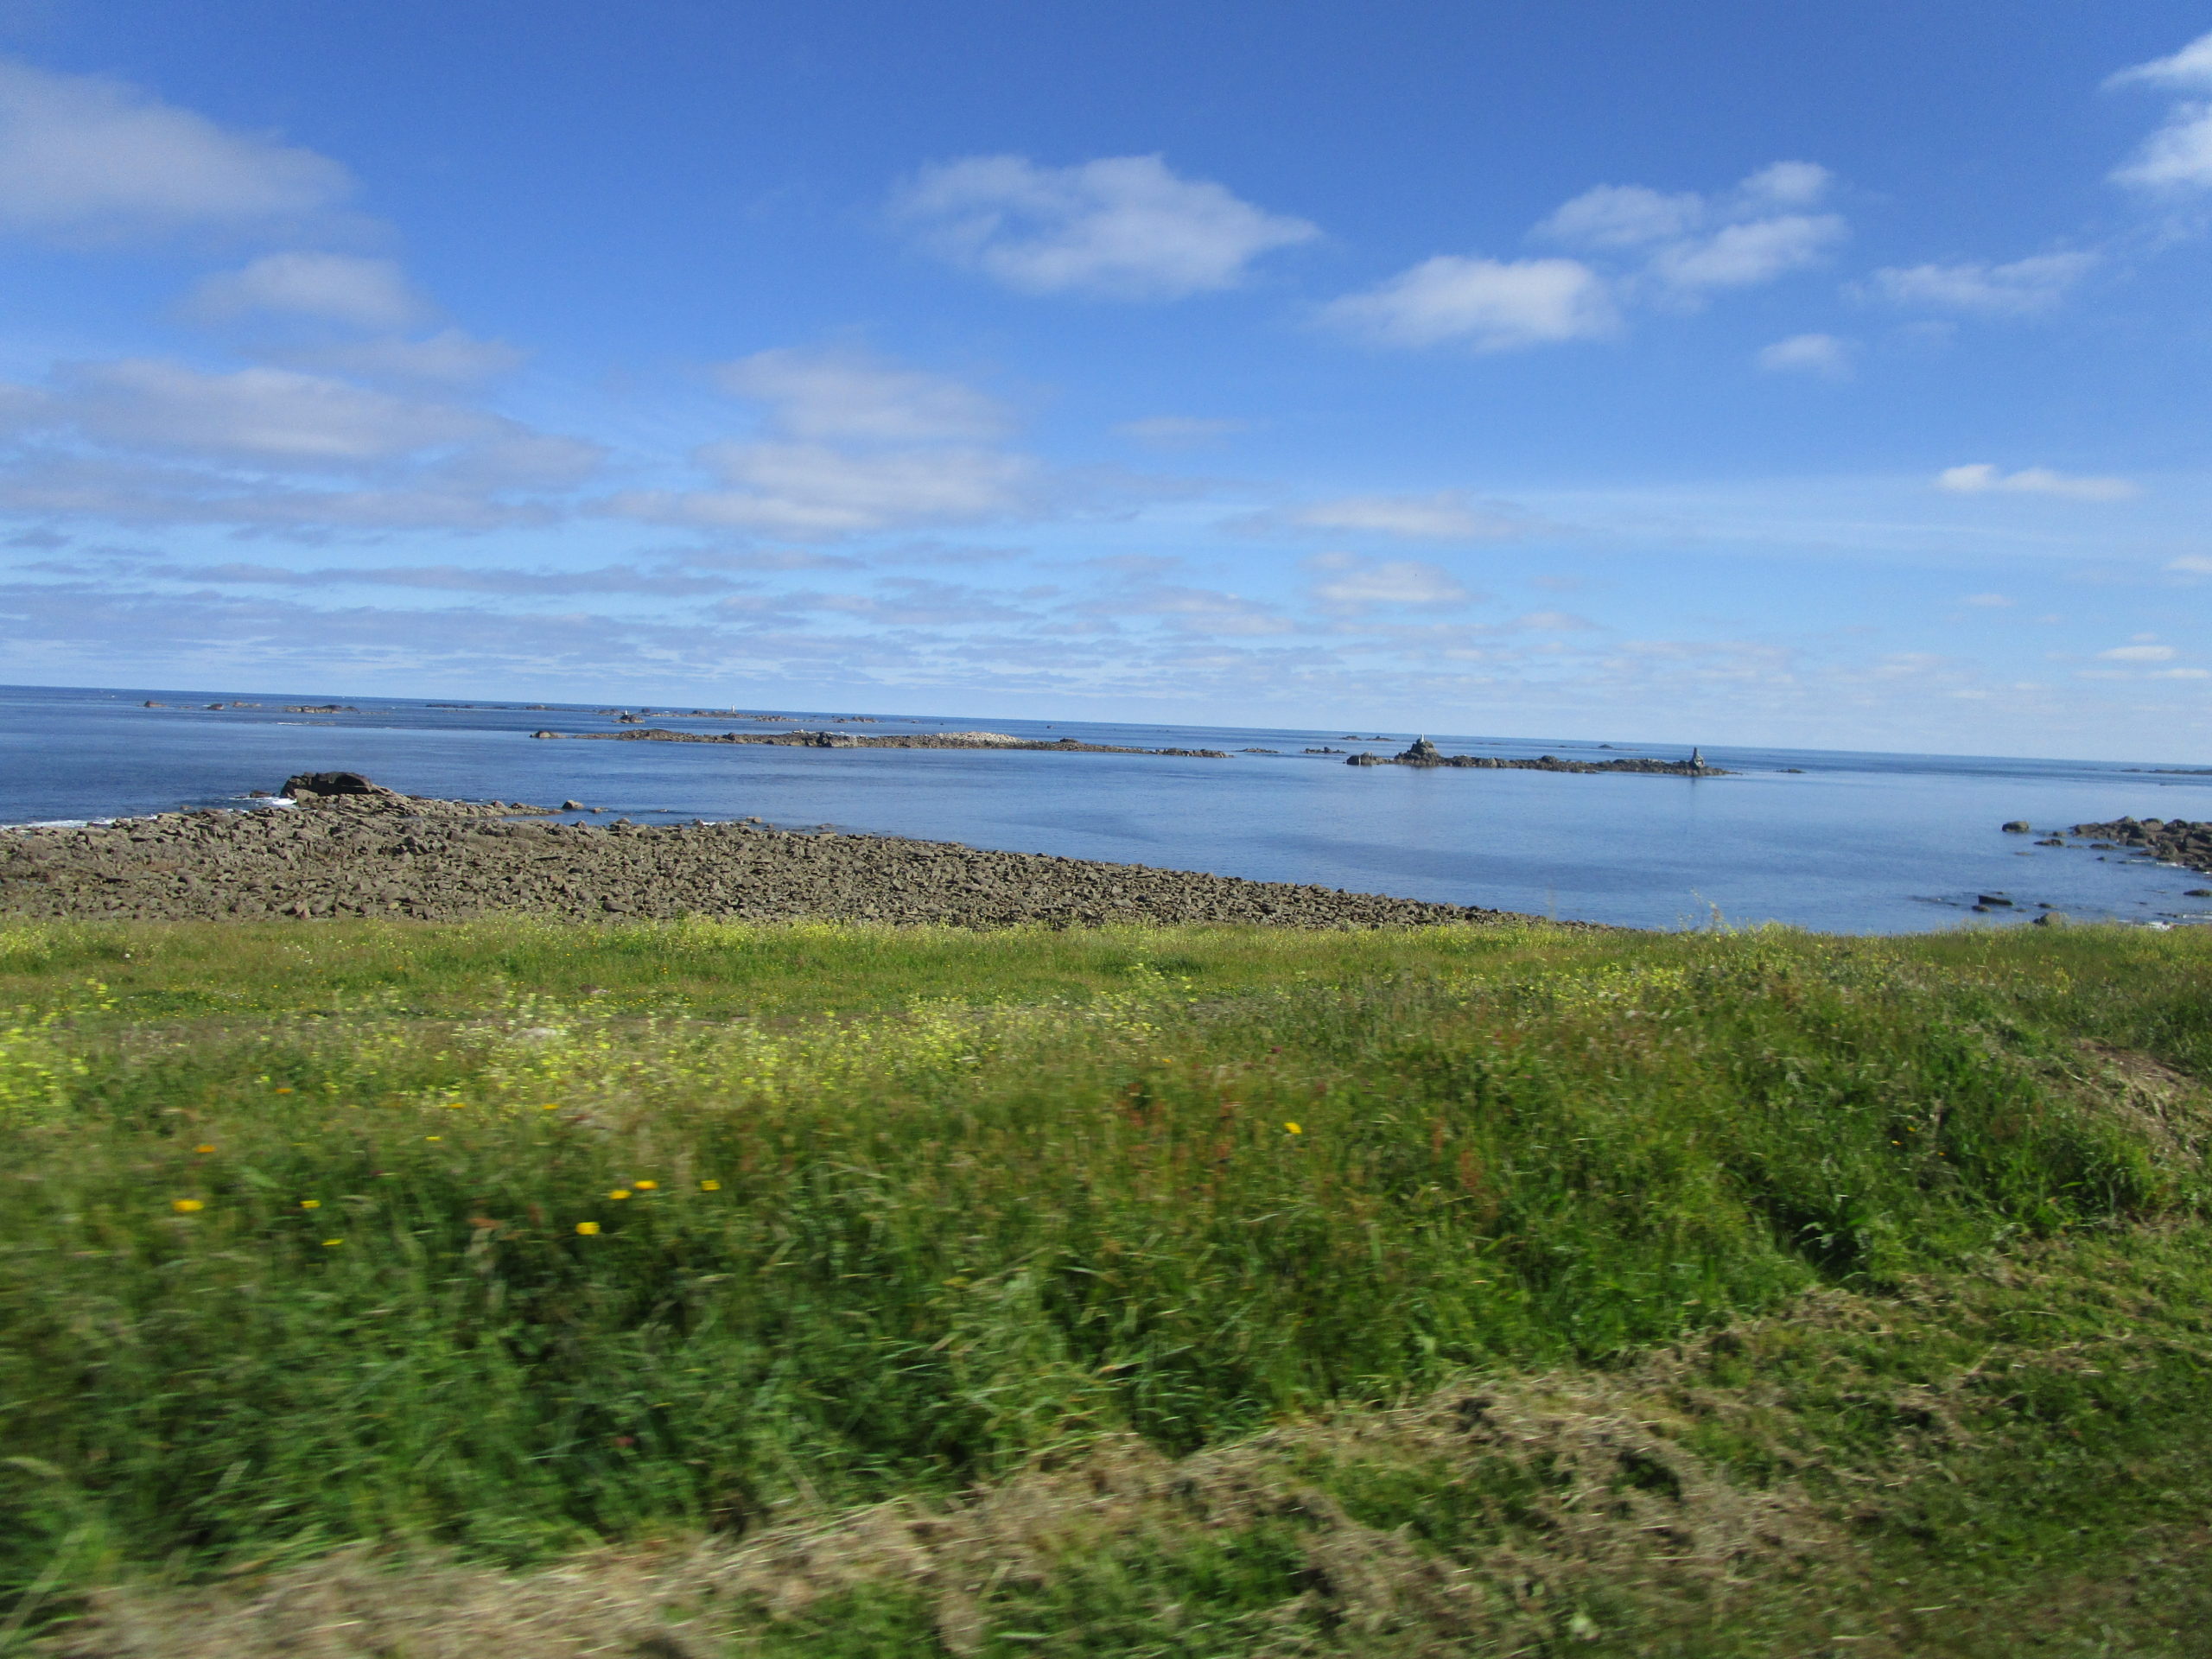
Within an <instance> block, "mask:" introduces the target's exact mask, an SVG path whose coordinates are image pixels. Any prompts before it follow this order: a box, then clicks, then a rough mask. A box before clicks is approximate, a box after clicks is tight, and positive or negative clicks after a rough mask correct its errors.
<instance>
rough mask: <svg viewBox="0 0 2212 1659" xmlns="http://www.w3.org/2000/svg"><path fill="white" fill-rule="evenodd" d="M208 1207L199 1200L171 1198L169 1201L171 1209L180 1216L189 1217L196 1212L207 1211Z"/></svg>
mask: <svg viewBox="0 0 2212 1659" xmlns="http://www.w3.org/2000/svg"><path fill="white" fill-rule="evenodd" d="M169 1208H170V1209H172V1210H174V1211H176V1212H177V1214H179V1215H180V1216H188V1215H190V1214H192V1212H193V1211H195V1210H205V1209H206V1208H207V1205H205V1204H203V1203H202V1202H200V1200H199V1199H198V1198H171V1199H170V1200H169Z"/></svg>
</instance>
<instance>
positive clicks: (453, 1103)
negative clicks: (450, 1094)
mask: <svg viewBox="0 0 2212 1659" xmlns="http://www.w3.org/2000/svg"><path fill="white" fill-rule="evenodd" d="M446 1104H447V1105H448V1107H450V1108H452V1109H454V1111H456V1112H458V1111H461V1110H464V1109H467V1105H468V1103H467V1101H465V1100H449V1101H448V1102H446Z"/></svg>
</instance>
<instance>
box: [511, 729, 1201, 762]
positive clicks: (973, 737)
mask: <svg viewBox="0 0 2212 1659" xmlns="http://www.w3.org/2000/svg"><path fill="white" fill-rule="evenodd" d="M531 736H532V737H536V738H543V739H547V740H549V741H563V742H569V743H759V744H766V745H768V746H769V747H776V748H786V749H1034V750H1037V751H1039V752H1040V753H1047V754H1179V755H1185V756H1188V757H1191V758H1192V759H1195V760H1228V759H1229V751H1228V750H1226V749H1138V748H1129V747H1124V746H1122V745H1121V744H1117V743H1084V742H1082V741H1079V740H1077V739H1076V738H1072V737H1063V738H1059V739H1057V740H1055V741H1052V742H1050V743H1047V742H1045V741H1041V740H1039V739H1034V738H1026V737H1016V736H1014V734H1012V733H1010V732H917V733H913V734H909V735H906V736H900V737H853V736H850V735H849V734H846V733H844V732H671V731H670V730H668V729H667V728H665V727H661V726H645V727H639V728H636V729H635V730H632V731H626V732H532V733H531Z"/></svg>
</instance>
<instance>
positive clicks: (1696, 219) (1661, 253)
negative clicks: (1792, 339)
mask: <svg viewBox="0 0 2212 1659" xmlns="http://www.w3.org/2000/svg"><path fill="white" fill-rule="evenodd" d="M1831 181H1832V177H1831V175H1830V174H1829V172H1828V170H1827V168H1824V167H1819V166H1816V165H1815V164H1814V163H1813V162H1775V163H1773V164H1772V165H1771V166H1769V167H1765V168H1761V169H1760V170H1759V171H1758V172H1757V173H1754V174H1752V175H1751V176H1750V177H1749V178H1746V179H1745V180H1744V181H1742V182H1741V183H1739V184H1738V185H1737V187H1736V188H1735V189H1734V190H1733V191H1732V192H1729V193H1727V194H1724V195H1719V196H1710V197H1708V196H1705V195H1701V194H1699V193H1698V192H1696V191H1694V190H1689V191H1681V192H1679V193H1677V194H1672V195H1669V194H1662V192H1660V191H1657V190H1652V189H1649V188H1646V187H1644V186H1643V185H1638V184H1602V185H1599V187H1598V188H1595V189H1593V190H1586V191H1584V192H1583V193H1582V194H1580V195H1579V196H1577V197H1575V198H1574V199H1573V200H1572V201H1569V202H1567V203H1566V204H1565V205H1564V206H1562V207H1560V208H1559V209H1558V210H1557V211H1556V212H1554V213H1553V214H1552V215H1551V216H1550V217H1549V218H1548V219H1545V220H1544V221H1543V222H1542V223H1541V224H1540V225H1538V226H1536V227H1535V231H1534V232H1532V234H1534V235H1536V236H1539V237H1541V238H1547V239H1548V240H1551V241H1554V242H1562V243H1565V244H1567V245H1569V246H1571V247H1578V248H1583V249H1587V250H1590V251H1596V252H1601V253H1604V252H1611V253H1622V252H1627V251H1637V252H1640V253H1642V254H1643V255H1644V256H1645V257H1647V259H1648V264H1647V266H1646V270H1647V271H1648V273H1649V275H1650V276H1651V277H1655V278H1656V279H1657V281H1659V282H1660V283H1662V284H1663V285H1664V286H1665V287H1666V288H1668V289H1672V290H1674V292H1675V294H1676V295H1677V296H1688V295H1692V294H1695V293H1699V292H1700V291H1702V290H1705V289H1716V288H1745V287H1750V286H1751V285H1753V284H1755V283H1767V282H1772V281H1773V280H1774V279H1775V278H1776V277H1780V276H1782V275H1783V274H1784V273H1785V272H1788V271H1791V270H1799V269H1801V268H1802V267H1803V266H1806V265H1808V264H1813V263H1814V262H1815V261H1816V260H1818V259H1819V258H1821V256H1823V255H1824V254H1826V253H1827V251H1828V250H1829V249H1830V248H1832V247H1833V246H1834V245H1835V244H1836V243H1838V242H1840V241H1841V240H1842V239H1843V238H1844V236H1845V234H1846V232H1847V226H1845V224H1844V221H1843V220H1842V219H1841V218H1840V217H1839V216H1837V215H1836V214H1834V213H1819V214H1809V213H1789V212H1782V211H1778V210H1783V209H1789V208H1802V207H1810V206H1811V205H1812V204H1813V203H1815V202H1816V201H1818V200H1820V198H1821V196H1822V195H1824V194H1826V193H1827V188H1828V186H1829V184H1830V182H1831Z"/></svg>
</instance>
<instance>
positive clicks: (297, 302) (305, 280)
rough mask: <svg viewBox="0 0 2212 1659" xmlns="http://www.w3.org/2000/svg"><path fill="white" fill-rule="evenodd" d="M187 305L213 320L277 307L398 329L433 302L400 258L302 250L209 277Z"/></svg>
mask: <svg viewBox="0 0 2212 1659" xmlns="http://www.w3.org/2000/svg"><path fill="white" fill-rule="evenodd" d="M185 308H186V311H187V312H188V314H189V315H194V316H196V317H200V318H203V319H207V320H208V321H228V320H230V319H232V318H233V317H240V316H246V315H251V314H253V313H256V312H277V313H279V314H282V315H289V316H299V317H315V318H319V319H321V320H322V321H329V322H342V323H348V324H351V325H352V326H353V327H358V328H393V329H397V328H405V327H409V326H410V325H411V324H413V323H415V322H416V321H420V320H422V319H423V317H425V316H427V315H429V311H430V305H429V301H427V300H425V299H424V298H423V296H421V295H420V294H418V293H416V291H415V289H414V288H413V287H412V286H411V285H410V283H408V280H407V277H406V275H405V273H404V272H403V271H402V270H400V268H399V265H398V264H397V261H394V260H391V259H364V258H361V257H358V256H356V255H353V254H346V253H272V254H269V255H266V256H264V257H262V258H259V259H257V260H255V261H254V262H253V263H252V264H250V265H248V266H246V268H245V270H232V271H225V272H223V273H221V274H219V275H218V276H213V277H207V278H206V279H205V280H203V281H202V282H201V283H200V285H199V286H198V287H197V288H195V289H194V290H193V291H192V295H191V296H190V297H189V298H188V300H187V301H186V302H185Z"/></svg>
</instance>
